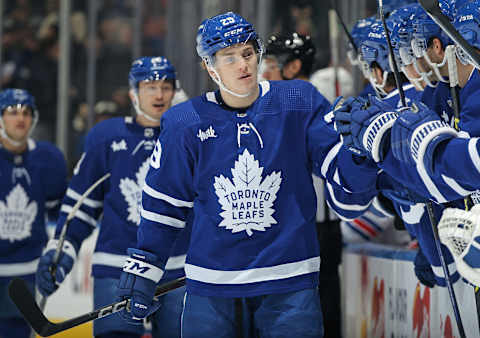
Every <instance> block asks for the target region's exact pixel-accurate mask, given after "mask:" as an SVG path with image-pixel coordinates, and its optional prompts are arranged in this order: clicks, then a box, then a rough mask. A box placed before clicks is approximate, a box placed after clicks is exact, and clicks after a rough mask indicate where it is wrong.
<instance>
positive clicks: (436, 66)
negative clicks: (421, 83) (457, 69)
mask: <svg viewBox="0 0 480 338" xmlns="http://www.w3.org/2000/svg"><path fill="white" fill-rule="evenodd" d="M423 57H424V59H425V60H427V63H428V64H429V65H430V67H431V68H432V70H433V72H434V73H435V76H436V77H437V79H438V81H441V82H446V83H448V80H446V79H445V78H444V77H443V76H442V74H440V68H441V67H443V66H445V65H446V64H447V55H446V54H445V56H444V57H443V61H442V63H435V62H433V61H432V60H431V59H430V57H429V56H428V54H427V51H426V50H424V51H423Z"/></svg>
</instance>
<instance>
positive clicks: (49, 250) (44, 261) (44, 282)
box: [35, 239, 77, 297]
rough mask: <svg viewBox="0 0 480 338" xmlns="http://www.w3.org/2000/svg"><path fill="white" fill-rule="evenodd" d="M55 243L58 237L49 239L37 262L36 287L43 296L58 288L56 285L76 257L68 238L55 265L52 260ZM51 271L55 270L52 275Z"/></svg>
mask: <svg viewBox="0 0 480 338" xmlns="http://www.w3.org/2000/svg"><path fill="white" fill-rule="evenodd" d="M57 245H58V239H51V240H50V241H49V242H48V244H47V247H46V248H45V250H44V253H43V255H42V257H40V261H39V262H38V267H37V274H36V276H35V278H36V283H37V288H38V290H39V291H40V293H41V294H42V295H43V296H44V297H48V296H50V295H51V294H52V293H54V292H55V291H56V290H57V289H58V286H59V285H60V284H61V283H62V282H63V280H64V279H65V277H66V276H67V275H68V273H69V272H70V271H71V270H72V267H73V263H74V262H75V259H76V258H77V249H76V247H75V246H74V245H73V244H72V243H71V242H69V241H68V240H65V241H64V242H63V248H62V251H61V252H60V256H59V259H58V263H57V264H56V265H55V264H54V261H53V260H54V256H55V251H56V249H57ZM52 271H55V274H54V275H52Z"/></svg>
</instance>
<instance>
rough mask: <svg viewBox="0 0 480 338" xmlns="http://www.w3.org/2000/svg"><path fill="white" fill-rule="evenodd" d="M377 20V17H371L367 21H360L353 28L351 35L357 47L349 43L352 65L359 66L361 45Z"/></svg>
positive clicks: (348, 54)
mask: <svg viewBox="0 0 480 338" xmlns="http://www.w3.org/2000/svg"><path fill="white" fill-rule="evenodd" d="M375 21H377V19H376V18H375V16H370V17H368V18H365V19H360V20H358V21H357V22H356V23H355V25H354V26H353V28H352V31H351V33H350V35H351V36H352V39H353V42H354V43H355V47H356V49H355V48H354V46H352V44H351V43H350V42H349V43H348V46H347V56H348V58H349V60H350V63H351V64H352V65H357V64H358V63H359V61H360V60H359V59H358V57H359V56H360V55H361V45H362V42H363V40H364V39H365V36H366V34H368V28H369V27H370V26H371V25H372V24H373V23H374V22H375Z"/></svg>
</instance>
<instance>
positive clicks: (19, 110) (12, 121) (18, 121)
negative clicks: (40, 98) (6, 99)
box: [2, 105, 33, 142]
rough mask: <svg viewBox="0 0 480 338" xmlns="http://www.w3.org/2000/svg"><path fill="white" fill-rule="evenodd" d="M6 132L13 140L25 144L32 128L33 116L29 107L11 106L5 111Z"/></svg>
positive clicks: (3, 116)
mask: <svg viewBox="0 0 480 338" xmlns="http://www.w3.org/2000/svg"><path fill="white" fill-rule="evenodd" d="M2 118H3V123H4V126H5V131H6V133H7V135H8V137H10V138H11V139H12V140H14V141H18V142H23V141H25V140H26V139H27V138H28V132H29V131H30V128H31V127H32V121H33V114H32V110H31V109H30V108H29V107H27V106H25V105H24V106H18V107H17V106H10V107H7V108H6V109H5V110H4V111H3V115H2Z"/></svg>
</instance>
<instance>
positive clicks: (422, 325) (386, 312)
mask: <svg viewBox="0 0 480 338" xmlns="http://www.w3.org/2000/svg"><path fill="white" fill-rule="evenodd" d="M414 257H415V251H412V250H402V249H392V248H390V247H387V246H382V245H378V244H368V245H367V244H363V245H354V246H349V247H347V248H346V249H345V250H344V253H343V261H342V293H343V295H342V296H343V324H344V325H343V330H344V337H349V338H350V337H352V338H354V337H355V338H356V337H358V338H367V337H372V338H387V337H388V338H391V337H395V338H407V337H416V338H420V337H421V338H434V337H441V338H453V337H459V334H458V331H457V326H456V321H455V316H454V314H453V310H452V305H451V303H450V298H449V295H448V290H447V289H446V288H441V287H438V286H436V287H434V288H432V289H429V288H427V287H425V286H424V285H422V284H420V283H419V282H418V280H417V278H416V276H415V273H414V271H413V259H414ZM454 288H455V293H456V296H457V300H458V304H459V307H460V314H461V317H462V321H463V325H464V326H465V331H466V335H467V337H478V334H479V333H478V332H479V327H478V320H477V315H476V313H477V311H476V307H475V297H474V293H473V288H472V287H471V286H469V285H467V284H465V283H464V282H462V281H460V282H457V283H455V284H454Z"/></svg>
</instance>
